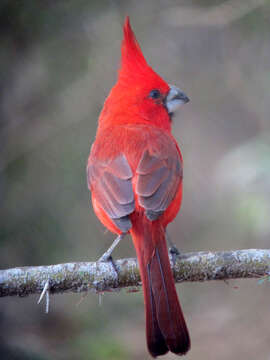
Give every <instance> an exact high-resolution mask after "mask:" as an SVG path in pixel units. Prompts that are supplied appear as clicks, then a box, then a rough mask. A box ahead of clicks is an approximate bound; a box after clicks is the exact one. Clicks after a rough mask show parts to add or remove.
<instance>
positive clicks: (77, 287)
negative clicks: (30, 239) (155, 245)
mask: <svg viewBox="0 0 270 360" xmlns="http://www.w3.org/2000/svg"><path fill="white" fill-rule="evenodd" d="M115 265H116V268H117V272H116V271H115V268H114V267H113V265H112V264H111V263H106V262H100V263H96V262H81V263H68V264H59V265H50V266H33V267H21V268H13V269H7V270H0V297H2V296H13V295H17V296H27V295H30V294H38V293H41V292H42V290H43V288H44V286H45V284H46V282H49V283H48V285H49V286H48V289H49V292H50V294H56V293H63V292H68V291H72V292H83V291H89V290H91V291H94V292H103V291H114V290H119V289H121V288H130V289H129V290H130V291H136V289H137V287H139V286H140V285H141V283H140V281H141V280H140V274H139V269H138V264H137V260H136V259H121V260H116V261H115ZM172 268H173V272H174V277H175V281H176V282H182V281H206V280H228V279H238V278H260V277H263V276H268V275H269V274H270V250H257V249H249V250H236V251H221V252H196V253H195V252H194V253H187V254H182V255H181V256H178V257H177V258H176V260H175V262H174V265H173V266H172Z"/></svg>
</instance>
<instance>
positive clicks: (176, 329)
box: [131, 218, 190, 357]
mask: <svg viewBox="0 0 270 360" xmlns="http://www.w3.org/2000/svg"><path fill="white" fill-rule="evenodd" d="M140 220H141V221H134V222H133V227H132V230H131V235H132V239H133V242H134V245H135V248H136V252H137V257H138V260H139V266H140V273H141V278H142V284H143V292H144V303H145V316H146V338H147V345H148V350H149V352H150V354H151V355H152V356H153V357H156V356H159V355H163V354H166V353H167V352H168V351H169V350H170V351H171V352H173V353H175V354H178V355H183V354H185V353H186V352H187V351H188V350H189V348H190V338H189V333H188V329H187V326H186V322H185V319H184V315H183V312H182V310H181V306H180V303H179V301H178V297H177V293H176V289H175V285H174V279H173V274H172V270H171V267H170V261H169V257H168V250H167V245H166V239H165V232H164V229H163V227H162V226H161V224H160V222H159V221H158V220H157V221H153V222H150V221H149V220H148V219H146V218H143V219H142V218H141V219H140Z"/></svg>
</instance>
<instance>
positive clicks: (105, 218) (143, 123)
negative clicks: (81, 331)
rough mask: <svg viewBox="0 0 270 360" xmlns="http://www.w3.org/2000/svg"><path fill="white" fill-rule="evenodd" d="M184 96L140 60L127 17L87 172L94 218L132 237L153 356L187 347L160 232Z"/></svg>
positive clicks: (174, 181)
mask: <svg viewBox="0 0 270 360" xmlns="http://www.w3.org/2000/svg"><path fill="white" fill-rule="evenodd" d="M188 101H189V99H188V97H187V96H186V95H185V94H184V93H183V92H182V91H180V90H179V89H178V88H176V87H175V86H172V85H168V84H167V83H166V82H165V81H164V80H163V79H162V78H161V77H160V76H159V75H158V74H156V73H155V72H154V71H153V70H152V68H151V67H150V66H149V65H148V64H147V62H146V60H145V58H144V56H143V53H142V51H141V49H140V46H139V44H138V42H137V40H136V38H135V35H134V33H133V31H132V29H131V26H130V23H129V18H128V17H127V18H126V21H125V24H124V39H123V42H122V63H121V68H120V71H119V76H118V80H117V83H116V84H115V86H114V87H113V88H112V90H111V92H110V94H109V96H108V98H107V99H106V101H105V104H104V107H103V110H102V111H101V114H100V117H99V122H98V130H97V134H96V140H95V142H94V144H93V146H92V149H91V153H90V156H89V159H88V166H87V174H88V185H89V189H90V190H91V192H92V203H93V208H94V211H95V213H96V215H97V217H98V218H99V220H100V221H101V222H102V223H103V224H104V225H105V226H106V227H107V228H108V229H109V230H110V231H112V232H113V233H116V234H118V235H119V236H118V240H119V239H121V238H122V237H123V236H124V234H126V233H130V234H131V236H132V239H133V243H134V246H135V249H136V253H137V257H138V261H139V266H140V274H141V279H142V285H143V293H144V303H145V316H146V337H147V345H148V350H149V352H150V354H151V355H152V356H153V357H156V356H158V355H163V354H166V353H167V352H168V351H171V352H173V353H175V354H179V355H183V354H185V353H186V352H187V351H188V350H189V348H190V339H189V334H188V329H187V326H186V323H185V319H184V316H183V313H182V310H181V306H180V303H179V301H178V297H177V293H176V289H175V285H174V279H173V274H172V270H171V267H170V262H169V257H168V250H167V245H166V237H165V229H166V227H167V225H168V224H169V223H170V222H171V221H172V220H173V219H174V218H175V216H176V215H177V213H178V211H179V209H180V205H181V198H182V176H183V175H182V174H183V172H182V156H181V152H180V149H179V147H178V145H177V143H176V140H175V139H174V138H173V136H172V134H171V117H172V114H173V112H174V110H175V109H176V108H177V107H178V106H179V105H181V104H184V103H187V102H188Z"/></svg>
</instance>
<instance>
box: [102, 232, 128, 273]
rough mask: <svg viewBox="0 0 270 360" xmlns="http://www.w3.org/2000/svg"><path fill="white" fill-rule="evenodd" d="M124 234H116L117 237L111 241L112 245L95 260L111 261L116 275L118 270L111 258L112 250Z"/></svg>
mask: <svg viewBox="0 0 270 360" xmlns="http://www.w3.org/2000/svg"><path fill="white" fill-rule="evenodd" d="M125 236H126V233H123V234H120V235H118V236H117V238H116V239H114V241H113V243H112V245H111V246H110V247H109V249H108V250H107V251H106V252H105V253H104V254H103V255H102V256H101V257H100V258H99V259H98V261H97V262H107V261H109V262H111V263H112V266H113V268H114V270H115V272H116V273H117V276H118V270H117V267H116V264H115V262H114V260H113V257H112V252H113V250H114V249H115V248H116V246H117V245H118V244H119V242H120V241H121V240H122V239H124V237H125Z"/></svg>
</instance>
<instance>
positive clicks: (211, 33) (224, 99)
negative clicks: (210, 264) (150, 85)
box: [0, 0, 270, 360]
mask: <svg viewBox="0 0 270 360" xmlns="http://www.w3.org/2000/svg"><path fill="white" fill-rule="evenodd" d="M126 14H129V15H130V17H131V23H132V26H133V28H134V31H135V33H136V36H137V38H138V40H139V42H140V44H141V46H142V49H143V52H144V54H145V56H146V58H147V60H148V61H149V63H150V64H151V65H152V66H153V68H154V69H155V70H156V71H157V72H158V73H159V74H160V75H161V76H162V77H164V79H165V80H167V81H168V82H169V83H172V84H175V85H177V86H179V87H180V88H182V89H183V90H184V91H185V92H186V93H187V94H188V96H189V97H190V98H191V102H190V103H189V104H188V105H186V106H184V107H182V108H181V109H180V111H179V112H178V113H177V114H176V116H175V118H174V128H173V131H174V135H175V137H176V139H177V141H178V142H179V144H180V145H181V149H182V152H183V157H184V199H183V206H182V210H181V212H180V214H179V215H178V217H177V219H176V220H175V221H174V223H173V224H171V226H170V227H169V233H170V236H171V238H172V239H173V241H174V242H175V243H176V245H177V247H178V248H179V249H181V250H182V251H198V250H230V249H243V248H269V235H270V121H269V113H270V108H269V104H270V101H269V91H270V60H269V59H270V41H269V32H270V1H269V0H234V1H232V0H228V1H220V0H196V1H195V0H194V1H191V0H167V1H161V0H148V1H136V0H125V1H116V0H114V1H113V0H112V1H105V0H103V1H101V0H99V1H95V0H92V1H89V0H88V1H86V0H77V1H74V0H73V1H72V0H65V1H60V0H57V1H55V0H54V1H51V0H47V1H44V0H43V1H41V0H26V1H21V0H1V3H0V44H1V45H0V66H1V75H0V89H1V91H0V204H1V207H0V266H1V268H2V269H4V268H10V267H16V266H26V265H42V264H56V263H64V262H73V261H93V260H96V259H97V258H98V257H99V256H100V255H101V254H102V253H103V252H104V251H105V249H106V248H107V247H108V246H109V245H110V243H111V241H112V239H113V236H112V235H111V234H109V233H106V232H105V231H104V228H103V227H102V225H101V224H100V223H99V222H98V220H97V219H96V217H95V216H94V214H93V211H92V207H91V204H90V195H89V192H88V189H87V184H86V175H85V165H86V160H87V157H88V153H89V150H90V145H91V143H92V142H93V140H94V136H95V131H96V127H97V119H98V115H99V112H100V110H101V108H102V105H103V102H104V100H105V98H106V96H107V94H108V92H109V90H110V88H111V87H112V85H113V84H114V83H115V81H116V79H117V69H118V67H119V63H120V45H121V40H122V24H123V21H124V17H125V15H126ZM134 255H135V252H134V250H133V246H132V243H131V241H130V240H129V239H127V240H126V241H124V242H123V243H121V245H120V246H119V248H118V249H117V250H116V252H115V254H114V256H115V257H116V258H118V257H130V256H134ZM177 289H178V291H179V292H180V293H181V294H180V297H181V301H182V305H183V309H184V313H185V315H186V319H187V323H188V326H189V329H190V333H191V339H192V349H191V351H190V352H189V353H188V355H187V356H186V359H188V360H189V359H190V360H191V359H192V360H196V359H200V360H203V359H208V360H212V359H220V360H223V359H224V360H225V359H229V358H232V359H239V360H241V359H255V358H256V359H257V360H260V359H263V360H265V359H270V326H269V323H270V306H269V299H270V286H269V283H268V282H267V281H265V282H264V283H263V284H261V285H260V284H258V281H257V280H238V281H230V282H229V283H224V282H209V283H185V284H181V285H178V286H177ZM81 297H82V296H81V295H80V294H78V295H75V294H66V295H56V296H53V297H51V305H50V312H49V314H48V315H46V314H45V311H44V310H45V307H44V304H43V305H41V306H40V305H39V306H38V305H37V304H36V302H37V299H38V296H31V297H28V298H24V299H20V298H2V299H0V358H1V359H15V360H17V359H22V360H24V359H25V360H26V359H27V360H30V359H31V360H32V359H35V360H41V359H42V360H48V359H67V360H69V359H82V360H84V359H94V360H95V359H101V360H105V359H112V360H114V359H119V360H122V359H134V360H135V359H150V356H149V355H148V353H147V351H146V343H145V329H144V310H143V299H142V293H141V291H140V292H138V293H128V292H126V291H121V292H119V293H113V294H105V295H104V296H102V304H101V305H99V299H98V296H97V295H94V294H92V293H91V294H89V295H88V296H87V297H86V298H85V299H84V301H82V302H81V303H80V304H79V305H78V303H79V302H80V300H81ZM165 358H166V359H174V358H176V357H175V356H174V355H168V356H165V357H164V359H165Z"/></svg>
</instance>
